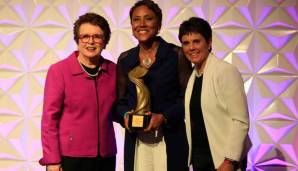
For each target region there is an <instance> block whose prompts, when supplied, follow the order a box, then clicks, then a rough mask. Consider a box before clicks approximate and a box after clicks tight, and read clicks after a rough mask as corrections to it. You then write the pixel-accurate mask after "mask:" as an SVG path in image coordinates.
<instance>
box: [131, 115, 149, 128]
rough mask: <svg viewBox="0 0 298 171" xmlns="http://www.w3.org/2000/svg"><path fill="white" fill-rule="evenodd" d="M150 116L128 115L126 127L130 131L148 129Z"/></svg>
mask: <svg viewBox="0 0 298 171" xmlns="http://www.w3.org/2000/svg"><path fill="white" fill-rule="evenodd" d="M150 119H151V115H141V114H129V115H128V127H129V129H130V130H132V131H141V130H143V129H145V128H147V127H148V125H149V123H150Z"/></svg>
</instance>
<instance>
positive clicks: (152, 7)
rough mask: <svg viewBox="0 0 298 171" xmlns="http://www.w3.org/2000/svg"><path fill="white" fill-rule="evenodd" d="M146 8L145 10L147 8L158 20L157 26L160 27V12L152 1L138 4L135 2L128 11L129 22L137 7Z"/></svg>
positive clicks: (148, 0) (145, 0)
mask: <svg viewBox="0 0 298 171" xmlns="http://www.w3.org/2000/svg"><path fill="white" fill-rule="evenodd" d="M142 5H144V6H146V7H147V8H149V9H150V10H152V11H153V12H154V14H155V15H156V16H157V19H158V24H159V27H161V24H162V11H161V9H160V8H159V6H158V5H157V4H156V3H155V2H154V1H152V0H140V1H138V2H136V3H135V4H134V5H133V6H132V7H131V8H130V11H129V16H130V21H131V19H132V13H133V12H134V10H135V9H136V8H137V7H139V6H142Z"/></svg>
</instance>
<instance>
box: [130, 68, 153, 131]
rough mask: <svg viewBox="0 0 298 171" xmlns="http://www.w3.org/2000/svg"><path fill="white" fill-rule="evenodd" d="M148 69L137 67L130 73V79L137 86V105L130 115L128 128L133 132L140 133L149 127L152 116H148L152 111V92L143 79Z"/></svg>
mask: <svg viewBox="0 0 298 171" xmlns="http://www.w3.org/2000/svg"><path fill="white" fill-rule="evenodd" d="M147 72H148V68H145V67H142V66H140V65H139V66H137V67H135V68H134V69H133V70H131V71H130V72H129V73H128V78H129V80H130V81H131V82H133V83H134V84H135V85H136V95H137V103H136V106H135V109H134V110H133V112H131V113H130V114H128V127H129V128H130V130H132V131H140V130H143V129H145V128H147V127H148V125H149V123H150V119H151V115H146V112H148V111H150V107H151V100H150V92H149V90H148V88H147V86H146V85H145V84H144V80H143V77H144V76H145V75H146V74H147Z"/></svg>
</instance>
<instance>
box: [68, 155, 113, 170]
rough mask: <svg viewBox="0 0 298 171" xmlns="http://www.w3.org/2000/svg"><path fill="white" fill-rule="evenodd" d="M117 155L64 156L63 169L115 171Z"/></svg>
mask: <svg viewBox="0 0 298 171" xmlns="http://www.w3.org/2000/svg"><path fill="white" fill-rule="evenodd" d="M115 167H116V156H113V157H106V158H103V157H93V158H87V157H65V156H63V157H62V169H63V171H115Z"/></svg>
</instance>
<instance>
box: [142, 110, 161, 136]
mask: <svg viewBox="0 0 298 171" xmlns="http://www.w3.org/2000/svg"><path fill="white" fill-rule="evenodd" d="M149 114H151V120H150V123H149V126H148V127H147V128H146V129H144V132H150V131H155V130H158V129H159V127H160V125H161V124H163V122H164V121H165V117H164V116H163V115H162V114H160V113H151V112H149Z"/></svg>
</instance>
